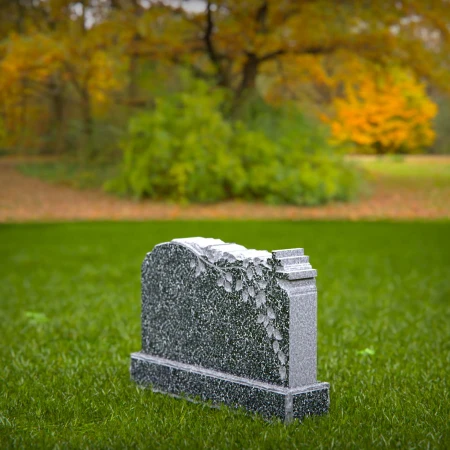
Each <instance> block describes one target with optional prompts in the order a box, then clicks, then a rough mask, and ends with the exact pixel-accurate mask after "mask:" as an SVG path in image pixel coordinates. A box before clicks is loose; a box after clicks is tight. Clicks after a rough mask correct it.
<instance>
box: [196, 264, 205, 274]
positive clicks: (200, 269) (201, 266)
mask: <svg viewBox="0 0 450 450" xmlns="http://www.w3.org/2000/svg"><path fill="white" fill-rule="evenodd" d="M204 270H205V265H204V264H203V263H202V262H201V261H200V260H199V261H198V263H197V267H196V268H195V276H196V277H198V276H199V275H200V274H201V273H202V272H203V271H204Z"/></svg>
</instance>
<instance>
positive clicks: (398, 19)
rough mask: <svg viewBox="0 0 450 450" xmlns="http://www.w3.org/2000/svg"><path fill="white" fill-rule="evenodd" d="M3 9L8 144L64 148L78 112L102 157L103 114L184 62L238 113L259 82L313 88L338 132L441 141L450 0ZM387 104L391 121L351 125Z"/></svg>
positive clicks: (137, 98) (313, 98)
mask: <svg viewBox="0 0 450 450" xmlns="http://www.w3.org/2000/svg"><path fill="white" fill-rule="evenodd" d="M0 14H1V17H2V19H1V20H0V37H1V47H0V118H1V119H0V120H1V127H2V128H3V129H4V130H6V132H5V133H3V135H4V138H3V141H4V142H3V144H2V145H3V146H4V147H20V148H27V147H30V146H31V147H32V146H33V145H38V146H47V147H48V146H51V147H52V148H53V150H54V151H63V150H64V149H65V148H67V147H68V146H69V143H68V141H69V140H70V139H69V138H68V136H69V134H70V133H69V128H70V124H71V123H72V122H73V120H77V121H79V123H80V126H79V127H78V128H79V130H81V131H80V133H81V138H80V139H79V140H80V142H79V143H78V144H76V146H78V147H80V148H82V149H83V151H82V152H83V153H87V154H88V155H92V154H96V153H98V152H99V151H101V150H100V149H99V148H98V145H97V146H96V145H95V144H94V134H95V129H96V128H95V127H96V122H98V121H99V120H100V121H101V120H103V118H104V117H105V116H108V115H110V116H108V117H110V118H109V119H107V121H109V122H111V123H112V122H114V123H116V122H118V121H119V122H120V120H122V119H121V118H124V119H123V120H126V118H127V117H128V116H129V115H130V114H131V113H132V111H133V110H134V108H142V107H149V106H151V105H152V104H154V96H155V91H158V90H160V91H161V90H164V89H165V87H166V86H168V85H169V84H170V82H171V78H172V77H173V76H174V72H175V71H176V70H177V68H178V67H183V68H188V69H189V70H190V71H191V73H192V74H193V75H194V76H195V77H199V78H202V79H204V80H207V82H208V83H209V84H210V85H211V86H212V87H214V86H215V87H219V88H222V89H224V90H225V91H226V92H228V95H229V113H230V114H231V115H232V116H238V115H239V110H240V108H241V106H242V104H243V103H245V101H246V100H247V99H248V98H249V97H251V95H254V93H255V92H256V93H257V95H259V96H261V97H263V98H264V99H265V101H267V102H269V103H282V102H285V101H287V100H289V101H298V100H299V99H304V98H306V97H307V98H308V101H309V105H310V106H311V109H313V110H317V114H318V115H321V116H323V117H327V121H328V122H329V123H332V131H333V133H334V135H335V138H336V139H344V137H345V139H349V140H351V141H353V142H354V143H356V144H357V145H359V144H361V143H364V145H366V144H367V145H370V146H371V147H372V149H375V151H381V152H385V151H397V150H401V151H409V150H410V149H411V151H412V150H417V149H418V148H420V147H423V146H427V145H430V143H431V142H432V141H433V132H432V129H431V126H432V122H431V121H432V119H433V117H434V115H435V113H436V111H435V108H434V107H433V106H431V105H430V100H429V99H428V97H427V93H428V91H429V90H430V89H431V88H433V89H437V90H439V92H449V91H450V2H449V0H429V1H426V2H425V1H422V0H409V1H396V2H386V1H384V0H374V1H371V2H355V1H345V0H344V1H338V2H332V1H329V0H300V1H299V0H277V1H275V0H242V1H237V0H218V1H209V0H208V1H199V0H196V1H189V0H188V1H175V0H174V1H169V0H165V1H151V0H79V1H72V0H17V1H15V2H11V1H9V0H0ZM158 67H164V69H163V71H164V75H163V76H162V77H160V78H159V79H158V77H157V76H156V75H155V74H156V73H157V71H158ZM362 74H364V77H365V78H364V79H362V76H361V75H362ZM157 80H159V81H158V82H159V83H160V84H159V86H157V87H155V86H152V85H154V84H155V83H156V81H157ZM380 83H381V84H382V85H383V86H382V87H380ZM377 108H378V110H379V111H383V114H384V115H379V120H381V121H382V122H383V124H384V128H378V129H377V131H375V129H374V127H373V126H371V127H368V128H367V130H366V129H365V128H364V127H363V128H361V127H359V128H358V130H356V128H355V127H354V125H351V123H350V122H351V120H350V117H351V116H353V117H355V116H361V115H362V116H364V117H365V119H364V120H366V121H367V120H368V119H367V117H368V111H369V110H374V109H377ZM380 114H381V113H380ZM399 115H400V116H402V120H397V119H395V120H394V122H395V126H394V125H393V121H392V120H391V119H389V117H396V116H399ZM119 118H120V120H119ZM361 120H362V119H361ZM369 121H370V120H369ZM389 127H390V129H389ZM388 129H389V130H388ZM394 129H395V130H396V131H395V132H394V131H393V130H394ZM363 130H366V131H363ZM361 133H363V134H364V136H363V137H361ZM377 133H379V134H380V133H381V134H382V135H383V136H384V137H383V138H378V137H375V134H377ZM385 133H390V134H389V135H390V137H389V138H387V137H386V135H385ZM393 134H395V136H396V137H393ZM42 136H51V139H50V141H51V145H50V144H49V142H50V141H49V139H44V140H42V139H38V138H41V137H42ZM358 136H359V137H358ZM367 145H366V146H367ZM388 148H389V150H387V149H388Z"/></svg>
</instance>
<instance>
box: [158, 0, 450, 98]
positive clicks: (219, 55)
mask: <svg viewBox="0 0 450 450" xmlns="http://www.w3.org/2000/svg"><path fill="white" fill-rule="evenodd" d="M151 3H152V5H153V6H152V7H153V8H157V7H160V8H161V7H164V6H165V7H166V8H167V9H171V11H172V14H173V16H174V17H182V18H183V19H184V27H181V26H180V27H179V29H180V32H179V33H175V34H172V35H166V37H167V40H166V42H164V44H165V46H166V50H167V52H169V53H170V52H171V51H172V53H174V54H175V56H176V57H177V58H178V59H181V57H180V56H179V55H177V53H178V52H179V41H177V37H179V36H184V38H183V40H184V42H185V53H186V55H187V56H188V58H187V59H188V60H189V63H190V64H191V66H192V68H193V70H194V71H195V73H197V74H199V75H202V76H204V77H211V76H212V77H213V78H214V79H215V82H216V83H217V84H218V85H220V86H224V87H226V88H228V89H230V90H232V91H233V93H234V99H235V102H236V103H239V101H240V99H241V98H242V97H243V96H244V93H245V92H249V91H251V90H254V89H255V88H256V85H257V80H258V76H259V75H261V74H262V73H264V72H265V71H266V70H267V69H268V68H270V66H271V65H272V66H273V64H274V63H277V62H279V61H281V60H282V59H286V58H291V57H297V56H311V57H321V56H323V55H329V54H332V53H334V52H337V51H342V50H346V51H347V52H349V53H353V54H355V53H356V54H358V55H359V56H360V57H362V58H365V59H367V60H370V61H372V62H378V63H379V64H383V65H387V66H389V65H393V64H395V65H400V66H406V67H408V68H410V69H411V70H413V71H414V72H415V73H416V74H418V75H419V76H420V77H423V78H425V79H427V80H430V81H431V82H433V83H436V84H437V85H439V86H441V87H443V88H446V89H449V83H448V77H449V69H450V59H449V55H450V51H449V50H450V47H449V34H450V31H449V23H450V7H449V4H448V1H446V0H434V1H432V2H431V3H432V4H430V2H423V1H420V0H415V1H413V0H410V1H400V2H386V1H384V0H383V1H382V0H376V1H373V2H369V3H364V2H349V1H343V2H330V1H328V0H311V1H297V0H284V1H274V0H246V1H235V0H218V1H212V0H208V1H205V2H204V12H203V13H195V14H193V13H189V12H188V11H186V9H188V8H185V9H183V8H181V7H179V6H178V7H176V6H174V3H175V2H151ZM187 3H189V2H187ZM167 5H169V6H167ZM160 45H163V44H162V43H160Z"/></svg>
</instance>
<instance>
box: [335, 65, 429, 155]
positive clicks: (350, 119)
mask: <svg viewBox="0 0 450 450" xmlns="http://www.w3.org/2000/svg"><path fill="white" fill-rule="evenodd" d="M359 78H360V80H359V82H358V83H352V82H351V80H349V81H347V82H346V83H345V95H344V97H343V98H336V99H335V100H334V107H335V115H334V117H333V118H332V119H327V121H329V122H330V124H331V130H332V134H333V139H334V140H335V141H337V142H351V143H354V144H356V146H357V148H358V147H359V149H360V150H361V149H362V150H363V151H364V152H370V153H373V152H375V153H380V154H382V153H395V152H403V153H414V152H419V151H421V150H422V149H423V148H424V147H427V146H429V145H431V144H432V143H433V141H434V139H435V133H434V130H433V127H432V120H433V118H434V117H435V115H436V113H437V106H436V105H435V104H434V103H433V102H432V101H431V100H430V99H429V98H428V96H427V94H426V91H425V87H424V85H423V84H421V83H418V82H417V81H416V80H415V79H414V77H412V76H411V75H409V74H408V73H406V72H404V71H401V70H399V69H397V70H394V69H391V70H390V71H389V72H383V73H375V74H374V73H369V72H366V73H365V74H364V77H359Z"/></svg>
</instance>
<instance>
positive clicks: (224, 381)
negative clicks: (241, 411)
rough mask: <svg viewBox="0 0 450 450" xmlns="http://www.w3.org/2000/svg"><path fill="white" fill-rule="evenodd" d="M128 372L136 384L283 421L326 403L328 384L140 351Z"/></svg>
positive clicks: (314, 411) (318, 409)
mask: <svg viewBox="0 0 450 450" xmlns="http://www.w3.org/2000/svg"><path fill="white" fill-rule="evenodd" d="M130 372H131V378H132V379H133V380H134V381H135V382H136V383H137V384H138V385H140V386H144V387H146V386H151V388H152V390H153V391H156V392H163V393H167V394H171V395H173V396H177V397H183V398H186V399H187V400H192V401H195V400H197V399H198V400H201V401H209V402H211V406H215V405H217V404H225V405H228V406H233V407H244V408H246V409H247V410H249V411H252V412H255V413H259V414H261V415H262V416H264V417H266V418H271V417H274V416H275V417H279V418H281V419H283V420H285V421H286V422H289V421H291V420H292V419H300V420H301V419H303V417H305V416H308V415H317V414H325V413H326V412H327V411H328V408H329V404H330V397H329V389H330V385H329V384H328V383H320V382H318V383H316V384H313V385H311V386H304V387H301V388H294V389H292V388H286V387H281V386H276V385H272V384H268V383H264V382H259V381H256V380H250V379H247V378H242V377H237V376H234V375H229V374H226V373H223V372H218V371H216V370H210V369H204V368H202V367H199V366H194V365H190V364H184V363H180V362H177V361H171V360H168V359H164V358H159V357H156V356H151V355H147V354H145V353H141V352H138V353H133V354H132V355H131V368H130Z"/></svg>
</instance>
